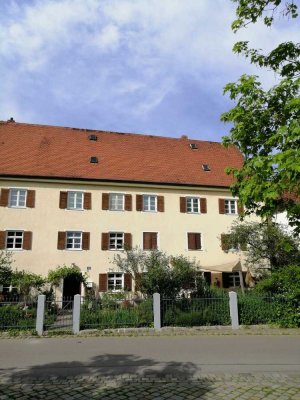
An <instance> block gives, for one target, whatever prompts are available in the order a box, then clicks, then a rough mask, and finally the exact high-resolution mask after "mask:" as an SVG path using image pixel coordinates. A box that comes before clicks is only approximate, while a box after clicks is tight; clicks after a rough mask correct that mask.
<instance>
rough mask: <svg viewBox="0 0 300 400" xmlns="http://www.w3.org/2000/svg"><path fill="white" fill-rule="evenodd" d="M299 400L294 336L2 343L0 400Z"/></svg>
mask: <svg viewBox="0 0 300 400" xmlns="http://www.w3.org/2000/svg"><path fill="white" fill-rule="evenodd" d="M58 398H63V399H64V400H68V399H70V400H71V399H77V400H82V399H89V400H98V399H101V400H110V399H113V400H120V399H134V400H139V399H141V400H152V399H156V400H157V399H162V400H165V399H170V400H171V399H172V400H174V399H176V400H186V399H190V400H192V399H203V400H209V399H213V400H217V399H230V400H233V399H236V400H241V399H243V400H253V399H255V400H258V399H267V400H274V399H280V400H299V399H300V336H255V335H250V336H246V335H243V336H238V335H237V336H236V335H235V336H221V335H220V336H210V335H207V336H206V335H201V336H153V337H151V336H142V337H124V336H121V337H86V338H83V337H68V338H48V339H46V338H31V339H1V340H0V399H1V400H20V399H22V400H32V399H34V400H36V399H43V400H55V399H58Z"/></svg>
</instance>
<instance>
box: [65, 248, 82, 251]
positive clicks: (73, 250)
mask: <svg viewBox="0 0 300 400" xmlns="http://www.w3.org/2000/svg"><path fill="white" fill-rule="evenodd" d="M64 250H67V251H82V249H67V248H65V249H64Z"/></svg>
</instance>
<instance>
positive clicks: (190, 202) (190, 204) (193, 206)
mask: <svg viewBox="0 0 300 400" xmlns="http://www.w3.org/2000/svg"><path fill="white" fill-rule="evenodd" d="M186 212H187V213H199V212H200V199H199V197H187V198H186Z"/></svg>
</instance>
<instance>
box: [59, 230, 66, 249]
mask: <svg viewBox="0 0 300 400" xmlns="http://www.w3.org/2000/svg"><path fill="white" fill-rule="evenodd" d="M65 247H66V232H58V235H57V249H58V250H64V249H65Z"/></svg>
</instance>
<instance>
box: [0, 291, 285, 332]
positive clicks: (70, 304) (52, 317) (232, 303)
mask: <svg viewBox="0 0 300 400" xmlns="http://www.w3.org/2000/svg"><path fill="white" fill-rule="evenodd" d="M37 300H38V301H37ZM288 313H289V309H288V306H287V305H286V302H285V301H284V298H282V297H278V296H266V295H263V296H262V295H259V294H257V293H253V292H246V293H245V294H237V293H235V292H229V296H228V294H224V293H223V294H222V293H220V295H219V296H215V297H206V298H203V297H199V298H174V299H170V298H161V296H160V295H159V294H158V293H155V294H154V295H153V298H152V297H151V298H146V299H141V298H135V297H132V298H123V297H121V298H120V297H118V296H109V295H105V296H102V297H101V298H98V299H90V298H84V297H81V296H80V295H76V296H74V298H56V299H51V300H48V299H46V296H45V295H40V296H38V299H36V298H22V300H21V299H20V298H19V297H18V298H13V297H11V296H9V297H4V296H2V297H1V298H0V330H7V329H36V331H37V333H38V334H39V335H42V334H43V332H44V331H45V330H48V331H49V330H68V331H73V333H78V332H79V331H80V330H83V329H91V328H92V329H107V328H108V329H110V328H112V329H114V328H131V327H135V328H139V327H154V329H155V330H159V329H161V327H167V326H181V327H195V326H216V325H225V326H226V325H227V326H228V325H231V327H232V328H233V329H238V328H239V325H240V324H241V325H258V324H269V323H275V324H276V323H277V324H280V323H281V321H282V319H284V318H285V317H286V316H287V315H288Z"/></svg>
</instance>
